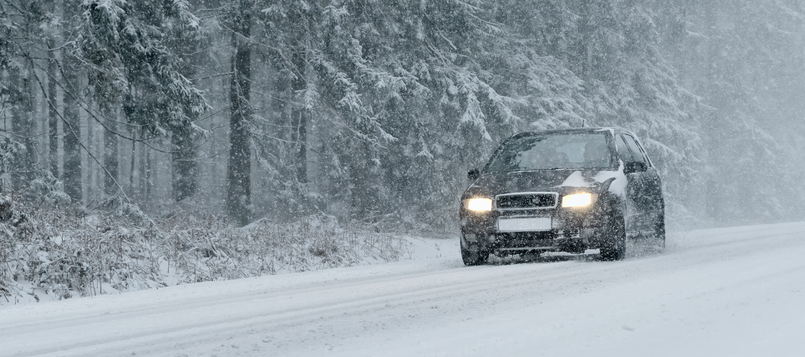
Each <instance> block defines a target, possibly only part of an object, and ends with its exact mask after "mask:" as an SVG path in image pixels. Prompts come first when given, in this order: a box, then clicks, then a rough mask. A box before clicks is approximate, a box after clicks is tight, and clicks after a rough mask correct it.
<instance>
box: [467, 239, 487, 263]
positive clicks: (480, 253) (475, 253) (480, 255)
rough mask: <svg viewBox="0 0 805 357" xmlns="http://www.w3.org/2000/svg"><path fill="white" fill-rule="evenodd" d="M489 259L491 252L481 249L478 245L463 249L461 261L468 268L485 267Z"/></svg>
mask: <svg viewBox="0 0 805 357" xmlns="http://www.w3.org/2000/svg"><path fill="white" fill-rule="evenodd" d="M472 248H475V249H472ZM487 259H489V251H486V250H482V249H480V247H478V245H476V244H471V245H470V246H469V247H467V248H464V247H463V246H462V247H461V260H463V261H464V265H466V266H473V265H483V264H486V260H487Z"/></svg>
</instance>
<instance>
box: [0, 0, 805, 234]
mask: <svg viewBox="0 0 805 357" xmlns="http://www.w3.org/2000/svg"><path fill="white" fill-rule="evenodd" d="M0 79H1V80H0V118H2V128H1V129H0V130H1V131H0V133H1V134H0V135H1V136H2V139H1V140H2V142H1V143H0V171H1V172H2V189H3V192H4V195H6V196H4V197H5V198H4V201H3V202H13V203H14V204H15V205H23V206H24V205H28V206H26V207H35V208H36V209H40V210H42V209H46V210H47V209H52V210H58V209H70V210H74V211H75V210H80V211H82V212H84V213H82V214H88V213H87V212H89V211H91V210H102V209H103V208H104V207H112V206H114V207H116V208H115V209H117V210H123V211H127V212H128V211H131V212H137V214H138V215H141V216H142V217H145V218H143V219H163V218H166V217H167V218H170V217H175V216H176V215H178V214H182V215H185V214H191V215H199V216H203V215H218V216H225V217H230V218H227V219H231V222H233V223H232V224H233V225H235V226H242V225H246V224H248V223H250V222H254V221H256V220H259V219H265V220H268V221H270V222H273V223H278V224H280V223H283V222H286V223H287V222H298V221H300V220H305V219H308V218H309V217H329V219H333V220H335V221H337V222H338V224H339V225H344V226H349V225H362V226H370V227H374V229H376V230H395V231H409V230H420V231H421V230H426V231H455V230H456V229H457V228H456V227H457V226H456V220H457V207H458V201H459V196H460V193H461V192H462V191H463V189H464V188H465V187H466V185H467V170H469V169H472V168H476V167H479V166H482V165H483V164H484V162H485V161H486V160H487V159H488V157H489V155H490V154H491V152H492V150H494V149H495V148H496V147H497V145H498V144H499V143H500V142H501V141H502V140H504V139H505V138H507V137H509V136H511V135H513V134H515V133H518V132H522V131H530V130H542V129H556V128H569V127H581V126H616V127H622V128H626V129H629V130H631V131H633V132H635V133H636V134H637V135H638V136H639V137H640V138H641V140H642V142H643V144H644V145H645V146H646V147H647V150H648V152H649V156H650V157H651V158H652V159H653V161H654V163H655V165H656V166H657V167H658V168H659V170H660V173H661V176H662V179H663V184H664V189H665V195H666V202H667V217H668V224H669V227H676V228H687V227H701V226H719V225H736V224H754V223H763V222H777V221H791V220H801V219H802V218H803V217H802V214H801V212H803V209H805V207H804V206H805V188H803V185H802V183H801V181H802V178H803V177H804V176H805V156H804V155H802V154H801V153H802V152H803V151H805V139H804V138H803V135H802V133H805V120H803V119H805V2H803V1H801V0H729V1H728V0H710V1H692V0H671V1H659V0H613V1H594V0H516V1H515V0H498V1H489V0H418V1H414V0H411V1H383V0H0ZM4 204H6V203H4ZM20 207H22V206H20ZM9 214H10V213H9ZM0 218H5V219H11V218H10V217H0Z"/></svg>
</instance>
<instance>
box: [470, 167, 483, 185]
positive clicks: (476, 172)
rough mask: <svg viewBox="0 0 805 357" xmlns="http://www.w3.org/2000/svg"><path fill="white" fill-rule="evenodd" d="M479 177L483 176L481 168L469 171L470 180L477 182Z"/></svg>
mask: <svg viewBox="0 0 805 357" xmlns="http://www.w3.org/2000/svg"><path fill="white" fill-rule="evenodd" d="M479 177H481V170H478V169H472V170H470V171H467V178H468V179H470V182H475V180H477V179H478V178H479Z"/></svg>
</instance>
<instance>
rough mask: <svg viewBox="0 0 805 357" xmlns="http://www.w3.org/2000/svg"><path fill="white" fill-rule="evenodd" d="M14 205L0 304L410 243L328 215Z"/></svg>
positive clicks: (351, 261) (281, 267)
mask: <svg viewBox="0 0 805 357" xmlns="http://www.w3.org/2000/svg"><path fill="white" fill-rule="evenodd" d="M15 205H16V207H15V213H14V215H13V217H12V218H11V219H10V220H8V221H5V222H3V223H0V304H5V303H14V302H16V301H19V299H21V298H22V299H31V298H33V299H36V300H37V301H38V300H40V299H41V298H47V299H63V298H70V297H73V296H90V295H96V294H105V293H115V292H122V291H129V290H140V289H150V288H157V287H163V286H170V285H177V284H187V283H194V282H201V281H211V280H226V279H236V278H243V277H251V276H259V275H265V274H277V273H280V272H300V271H306V270H316V269H324V268H332V267H342V266H353V265H359V264H367V263H372V262H376V261H392V260H398V259H401V258H405V257H407V256H410V254H411V251H412V249H413V248H412V246H411V245H410V243H408V242H407V241H405V240H403V239H401V238H399V237H396V236H393V235H389V234H380V233H374V232H370V231H368V230H359V229H345V228H343V227H341V226H339V225H338V223H337V222H336V221H335V220H334V219H331V218H328V217H311V218H308V219H306V220H302V221H298V222H296V223H293V224H275V223H271V222H269V221H267V220H259V221H257V222H254V223H252V224H250V225H248V226H246V227H242V228H238V227H235V226H234V225H233V224H232V223H231V222H229V220H228V219H227V218H225V217H221V216H214V215H210V216H206V217H197V216H193V215H181V216H173V217H170V218H166V219H160V220H151V219H149V218H148V217H147V216H146V215H144V214H142V212H140V211H139V209H138V208H137V207H136V206H134V205H129V204H125V203H122V202H119V201H118V202H112V203H109V204H107V206H105V207H100V209H99V210H95V211H89V212H88V211H86V210H83V209H76V208H67V209H53V208H52V207H48V208H47V209H40V208H37V207H33V206H31V205H20V204H19V203H15Z"/></svg>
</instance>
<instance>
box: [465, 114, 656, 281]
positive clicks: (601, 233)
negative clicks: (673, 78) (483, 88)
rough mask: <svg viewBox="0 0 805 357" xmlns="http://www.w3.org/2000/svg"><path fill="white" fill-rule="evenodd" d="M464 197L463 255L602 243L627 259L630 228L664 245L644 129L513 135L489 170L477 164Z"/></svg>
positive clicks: (470, 259)
mask: <svg viewBox="0 0 805 357" xmlns="http://www.w3.org/2000/svg"><path fill="white" fill-rule="evenodd" d="M468 176H469V179H470V182H471V184H470V186H469V187H468V188H467V190H466V191H465V192H464V194H463V195H462V197H461V208H460V209H459V216H460V218H461V257H462V259H463V260H464V264H466V265H477V264H483V263H484V262H486V260H487V258H488V257H489V253H495V255H498V256H501V255H509V254H523V253H536V254H539V253H542V252H546V251H554V252H557V251H561V252H569V253H584V252H585V251H586V250H587V249H596V248H597V249H600V256H601V258H603V259H605V260H620V259H623V258H624V256H625V253H626V238H627V236H628V237H630V238H635V239H646V240H649V239H651V240H656V243H657V244H658V245H659V246H660V247H661V248H662V247H664V246H665V213H664V210H665V209H664V203H663V196H662V185H661V183H660V177H659V176H658V175H657V170H656V169H655V168H654V165H653V164H652V163H651V160H649V158H648V156H647V155H646V152H645V150H643V148H642V146H641V145H640V142H639V141H638V140H637V137H636V136H635V135H634V134H632V133H631V132H628V131H626V130H622V129H614V128H582V129H566V130H551V131H540V132H528V133H520V134H517V135H514V136H512V137H510V138H509V139H507V140H506V141H504V142H503V144H501V145H500V147H499V148H498V149H497V150H496V151H495V153H494V154H492V158H491V159H490V160H489V162H488V163H487V164H486V166H485V167H484V168H483V170H480V171H479V170H477V169H474V170H471V171H470V172H469V174H468Z"/></svg>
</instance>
